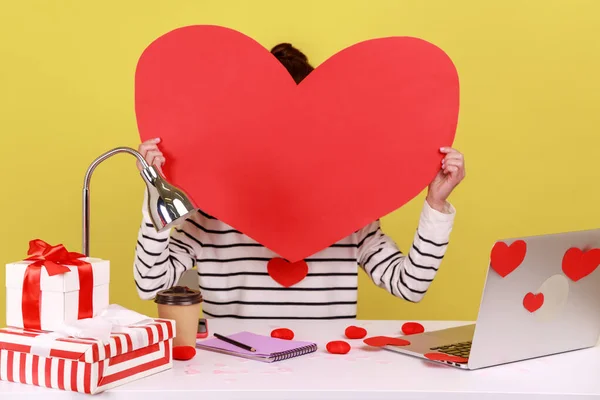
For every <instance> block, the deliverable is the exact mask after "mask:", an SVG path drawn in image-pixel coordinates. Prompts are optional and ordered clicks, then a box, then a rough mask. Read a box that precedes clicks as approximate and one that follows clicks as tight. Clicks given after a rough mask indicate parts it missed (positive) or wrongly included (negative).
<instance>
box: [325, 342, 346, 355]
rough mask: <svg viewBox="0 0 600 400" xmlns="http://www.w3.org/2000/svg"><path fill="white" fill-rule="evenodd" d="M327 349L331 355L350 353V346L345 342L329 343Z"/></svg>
mask: <svg viewBox="0 0 600 400" xmlns="http://www.w3.org/2000/svg"><path fill="white" fill-rule="evenodd" d="M326 347H327V351H328V352H330V353H331V354H346V353H348V352H349V351H350V345H349V344H348V343H346V342H344V341H343V340H335V341H333V342H329V343H327V346H326Z"/></svg>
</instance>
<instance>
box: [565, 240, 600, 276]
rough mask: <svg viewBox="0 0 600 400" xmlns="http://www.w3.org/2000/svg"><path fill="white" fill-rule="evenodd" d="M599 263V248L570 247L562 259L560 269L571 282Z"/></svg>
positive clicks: (592, 269)
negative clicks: (585, 249)
mask: <svg viewBox="0 0 600 400" xmlns="http://www.w3.org/2000/svg"><path fill="white" fill-rule="evenodd" d="M598 265H600V249H592V250H588V251H585V252H584V251H583V250H581V249H578V248H575V247H573V248H570V249H569V250H567V251H566V252H565V255H564V256H563V259H562V270H563V272H564V273H565V275H566V276H568V277H569V279H571V280H572V281H573V282H577V281H578V280H580V279H582V278H585V277H586V276H588V275H589V274H591V273H592V272H594V271H595V270H596V268H598Z"/></svg>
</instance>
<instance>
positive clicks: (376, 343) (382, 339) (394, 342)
mask: <svg viewBox="0 0 600 400" xmlns="http://www.w3.org/2000/svg"><path fill="white" fill-rule="evenodd" d="M363 342H364V343H365V344H367V345H369V346H372V347H383V346H409V345H410V342H409V341H408V340H404V339H400V338H394V337H389V336H373V337H370V338H367V339H365V340H363Z"/></svg>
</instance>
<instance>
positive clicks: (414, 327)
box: [402, 322, 425, 335]
mask: <svg viewBox="0 0 600 400" xmlns="http://www.w3.org/2000/svg"><path fill="white" fill-rule="evenodd" d="M423 332H425V327H423V325H421V324H420V323H418V322H407V323H405V324H404V325H402V333H404V334H405V335H416V334H417V333H423Z"/></svg>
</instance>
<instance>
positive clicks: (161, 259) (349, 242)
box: [134, 43, 465, 319]
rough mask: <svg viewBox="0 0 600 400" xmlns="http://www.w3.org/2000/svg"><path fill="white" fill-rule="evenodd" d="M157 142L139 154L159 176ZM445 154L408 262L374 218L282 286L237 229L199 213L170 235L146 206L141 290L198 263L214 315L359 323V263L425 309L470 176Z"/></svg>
mask: <svg viewBox="0 0 600 400" xmlns="http://www.w3.org/2000/svg"><path fill="white" fill-rule="evenodd" d="M271 52H272V54H273V55H274V56H275V57H276V58H277V59H278V60H279V61H280V62H281V63H282V64H283V65H284V66H285V67H286V68H287V70H288V71H289V72H290V74H291V75H292V77H293V78H294V80H295V81H296V83H300V82H301V81H302V79H304V78H305V77H306V76H307V75H308V74H309V73H310V72H311V71H312V70H313V67H312V66H311V65H310V63H309V62H308V59H307V57H306V56H305V55H304V54H303V53H302V52H300V51H299V50H298V49H296V48H294V47H293V46H291V45H290V44H287V43H283V44H280V45H277V46H275V47H274V48H273V49H272V50H271ZM159 142H160V140H159V139H154V140H149V141H147V142H145V143H142V144H141V145H140V146H139V151H140V153H141V154H142V155H143V156H144V158H145V159H146V160H147V161H148V163H149V164H151V165H154V166H156V167H157V168H158V169H161V167H162V165H164V163H165V162H166V160H165V158H164V156H163V154H162V153H161V151H160V149H159V147H158V145H159ZM440 151H441V152H442V153H445V157H444V160H443V161H442V165H441V168H440V171H439V173H438V174H437V176H436V177H435V178H434V180H433V181H432V182H431V183H430V185H429V188H428V193H427V199H426V201H425V204H424V206H423V209H422V212H421V216H420V220H419V224H418V228H417V231H416V233H415V235H414V241H413V244H412V247H411V249H410V251H409V252H408V253H407V254H406V255H405V254H403V253H401V252H400V250H399V249H398V247H397V246H396V244H395V243H394V242H393V241H392V240H391V239H390V238H389V237H388V236H386V235H385V234H384V233H383V232H382V231H381V229H380V225H379V221H375V222H373V223H371V224H369V225H368V226H365V227H364V228H362V229H360V230H359V231H357V232H355V233H353V234H352V235H350V236H348V237H347V238H345V239H343V240H341V241H339V242H338V243H335V244H333V245H331V246H330V247H328V248H327V249H325V250H322V251H321V252H319V253H317V254H315V255H314V256H312V257H310V258H308V259H306V260H305V261H306V262H307V264H308V267H309V270H308V275H307V276H306V277H305V278H304V279H303V280H302V281H300V282H299V283H297V284H295V285H293V286H291V287H283V286H281V285H280V284H278V283H277V282H275V281H274V280H273V279H272V278H271V277H270V276H269V274H268V272H267V263H268V262H269V260H271V259H272V258H273V257H277V255H276V254H274V253H273V252H271V251H270V250H268V249H266V248H265V247H264V246H262V245H260V244H258V243H256V242H255V241H254V240H252V239H251V238H249V237H248V236H246V235H244V234H242V233H241V232H239V231H237V230H235V229H233V228H232V227H231V226H228V225H226V224H225V223H223V222H221V221H219V220H217V219H215V218H213V217H211V216H209V215H207V214H206V213H203V212H202V211H198V212H197V213H195V214H194V215H193V216H192V217H190V218H189V219H188V220H187V221H186V222H185V223H183V224H182V226H180V227H178V228H176V229H174V230H173V231H172V232H171V233H169V232H165V233H157V232H156V230H155V229H154V227H153V225H152V223H151V221H150V217H149V214H148V210H147V209H145V208H144V209H143V211H142V215H143V221H142V225H141V228H140V231H139V235H138V242H137V247H136V260H135V262H134V277H135V282H136V285H137V288H138V293H139V295H140V297H141V298H143V299H151V298H154V296H155V294H156V293H157V292H158V291H159V290H162V289H165V288H169V287H171V286H174V285H175V284H176V283H177V282H178V280H179V278H180V277H181V275H182V274H183V273H184V272H185V271H186V270H189V269H191V268H193V267H194V265H196V266H197V270H198V279H199V285H200V289H201V291H202V294H203V297H204V304H203V311H204V314H205V315H206V316H207V317H232V318H254V319H261V318H265V319H266V318H270V319H286V318H288V319H334V318H336V319H337V318H355V317H356V304H357V280H358V266H359V265H360V266H361V267H362V268H363V269H364V271H365V272H366V273H367V275H368V276H369V277H370V278H371V280H372V281H373V282H374V283H375V284H376V285H377V286H379V287H381V288H383V289H385V290H387V291H388V292H389V293H390V294H392V295H394V296H396V297H399V298H402V299H404V300H407V301H410V302H418V301H420V300H421V299H422V298H423V296H424V295H425V293H426V291H427V289H428V288H429V285H430V284H431V282H432V281H433V279H434V277H435V276H436V273H437V270H438V268H439V267H440V264H441V262H442V258H443V256H444V254H445V252H446V247H447V245H448V240H449V236H450V232H451V230H452V226H453V222H454V215H455V210H454V208H453V207H452V206H451V205H450V204H449V203H448V202H447V198H448V196H449V195H450V193H451V192H452V190H453V189H454V188H455V187H456V185H458V184H459V183H460V182H461V181H462V179H463V178H464V175H465V170H464V161H463V156H462V154H460V153H459V152H457V151H456V150H454V149H450V148H443V149H441V150H440ZM145 205H146V203H145V202H144V207H145Z"/></svg>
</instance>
